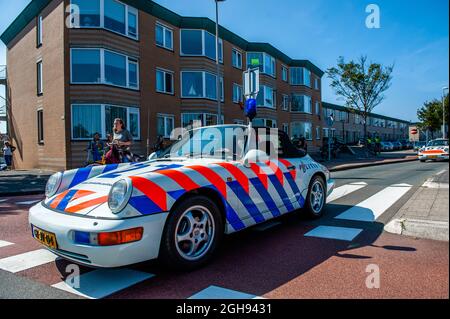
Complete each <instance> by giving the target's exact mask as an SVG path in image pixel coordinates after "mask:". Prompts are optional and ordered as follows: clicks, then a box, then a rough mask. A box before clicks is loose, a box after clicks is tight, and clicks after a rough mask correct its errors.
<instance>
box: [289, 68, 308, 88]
mask: <svg viewBox="0 0 450 319" xmlns="http://www.w3.org/2000/svg"><path fill="white" fill-rule="evenodd" d="M290 73H291V74H290V78H291V85H306V86H309V87H311V71H309V70H308V69H307V68H291V69H290Z"/></svg>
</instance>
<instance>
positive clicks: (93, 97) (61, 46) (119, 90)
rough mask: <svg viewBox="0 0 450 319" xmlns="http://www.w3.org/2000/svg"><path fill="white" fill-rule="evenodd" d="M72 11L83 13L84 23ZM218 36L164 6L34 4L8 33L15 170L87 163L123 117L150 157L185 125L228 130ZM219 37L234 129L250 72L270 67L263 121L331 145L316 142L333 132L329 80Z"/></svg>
mask: <svg viewBox="0 0 450 319" xmlns="http://www.w3.org/2000/svg"><path fill="white" fill-rule="evenodd" d="M70 4H76V5H78V8H79V10H80V12H79V13H80V15H79V25H78V26H79V27H74V25H75V26H76V25H77V22H78V21H77V20H76V19H71V18H72V16H69V15H70V10H69V9H67V8H68V5H70ZM66 21H69V22H70V23H73V24H72V26H71V25H70V23H69V22H68V23H67V24H68V26H67V24H66ZM214 33H215V24H214V22H213V21H211V20H210V19H207V18H190V17H181V16H179V15H178V14H176V13H174V12H172V11H170V10H168V9H166V8H164V7H162V6H160V5H158V4H156V3H154V2H152V1H137V0H122V1H120V2H119V1H117V0H71V1H70V0H33V1H31V3H30V4H29V5H28V6H27V7H26V8H25V9H24V10H23V12H22V13H21V14H20V15H19V16H18V17H17V19H16V20H14V22H13V23H12V24H11V25H10V26H9V27H8V28H7V29H6V31H5V32H4V33H3V34H2V35H1V39H2V41H3V42H4V43H5V44H6V46H7V65H8V98H9V110H8V111H9V122H10V123H9V124H10V125H9V128H10V135H11V138H12V141H13V144H14V145H16V146H17V151H16V152H15V158H14V161H15V167H16V168H35V167H39V168H49V169H66V168H71V167H77V166H80V165H82V163H83V162H84V160H85V159H86V151H85V148H86V146H87V141H88V140H89V139H90V138H91V136H92V134H93V133H95V132H99V133H100V134H101V136H102V137H103V138H106V135H107V134H108V133H110V132H111V129H112V122H113V120H114V118H116V117H121V118H123V119H124V120H125V122H126V126H127V128H128V129H129V130H130V131H131V133H132V134H133V136H134V138H135V144H134V151H135V152H136V153H138V154H146V153H147V151H148V145H147V141H148V142H149V145H153V143H154V142H155V140H156V137H157V135H163V136H166V137H167V136H168V135H169V133H170V132H171V130H172V129H173V128H174V127H180V126H187V125H188V124H189V123H192V122H195V121H199V123H201V124H202V125H211V124H215V123H217V92H216V64H215V36H214ZM219 37H220V39H221V40H220V45H219V52H220V54H219V61H220V69H221V71H220V78H221V79H222V81H221V86H222V89H221V90H220V91H221V92H220V95H221V99H222V111H223V116H224V118H223V121H224V123H244V121H245V118H244V116H243V112H242V110H241V108H240V105H239V102H241V101H242V72H243V71H244V70H245V69H246V68H247V61H251V60H252V59H259V61H260V64H261V66H260V69H261V71H262V75H261V85H262V86H261V91H260V94H259V96H258V108H259V111H258V119H256V124H257V125H266V126H273V127H279V128H282V129H284V130H286V131H288V132H289V133H290V134H291V135H298V136H300V135H304V136H306V137H307V138H309V139H310V148H311V149H313V150H314V149H317V148H318V147H320V144H321V141H320V139H319V138H316V136H315V135H314V134H315V132H316V131H317V129H316V128H317V127H321V126H322V124H321V123H322V119H321V112H322V106H321V77H322V75H323V72H322V71H321V70H320V69H319V68H318V67H317V66H315V65H314V64H312V63H311V62H309V61H306V60H294V59H291V58H290V57H288V56H287V55H285V54H283V53H282V52H281V51H279V50H278V49H276V48H275V47H273V46H272V45H270V44H267V43H252V42H248V41H246V40H245V39H243V38H241V37H239V36H238V35H236V34H234V33H232V32H230V31H229V30H227V29H225V28H222V27H220V30H219ZM222 92H223V93H222Z"/></svg>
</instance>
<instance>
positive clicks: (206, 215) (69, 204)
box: [29, 125, 334, 269]
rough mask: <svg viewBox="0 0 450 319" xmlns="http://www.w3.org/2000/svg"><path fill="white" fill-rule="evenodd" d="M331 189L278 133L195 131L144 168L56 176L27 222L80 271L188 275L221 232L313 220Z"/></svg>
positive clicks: (323, 172)
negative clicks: (167, 269)
mask: <svg viewBox="0 0 450 319" xmlns="http://www.w3.org/2000/svg"><path fill="white" fill-rule="evenodd" d="M274 131H275V135H274ZM274 136H275V138H274ZM230 138H231V140H230V141H231V142H230V141H227V140H228V139H230ZM252 141H253V142H252ZM273 142H275V143H273ZM276 144H278V145H276ZM224 146H225V147H224ZM333 188H334V181H333V180H332V179H331V178H330V173H329V171H328V170H327V169H326V168H325V167H324V166H322V165H321V164H319V163H316V162H315V161H314V160H313V159H312V158H311V157H310V156H309V155H307V154H305V153H304V152H302V151H301V150H298V149H297V148H296V147H294V145H293V144H292V143H291V142H290V140H289V138H288V136H287V135H286V133H284V132H282V131H278V130H274V129H270V128H258V129H253V128H249V127H247V126H240V125H221V126H212V127H201V128H196V129H193V130H191V131H189V132H188V133H187V134H185V136H184V137H183V138H182V139H181V140H179V141H178V142H177V143H175V144H174V145H173V146H172V147H171V149H170V152H168V153H167V154H162V155H160V156H159V157H157V158H153V159H151V160H148V161H146V162H142V163H131V164H112V165H105V166H93V167H86V168H80V169H75V170H69V171H65V172H62V173H56V174H54V175H53V176H51V177H50V179H49V181H48V183H47V186H46V199H45V200H44V201H42V202H41V203H39V204H37V205H35V206H34V207H32V208H31V209H30V213H29V223H30V225H31V228H32V234H33V237H34V238H35V239H36V240H38V241H39V242H41V243H42V244H43V245H44V246H45V247H47V248H48V249H49V250H51V251H52V252H54V253H55V254H57V255H59V256H61V257H63V258H65V259H68V260H71V261H74V262H77V263H81V264H84V265H87V266H94V267H119V266H124V265H129V264H134V263H138V262H142V261H147V260H151V259H156V258H160V259H161V260H162V261H164V262H165V263H166V264H168V265H170V266H172V267H176V268H183V269H192V268H195V267H198V266H201V265H203V264H204V263H206V262H207V261H208V260H209V259H210V258H211V256H212V255H213V253H214V251H215V250H216V248H217V246H218V245H219V243H220V241H221V240H222V237H223V235H225V234H231V233H234V232H237V231H241V230H243V229H246V228H248V227H251V226H253V225H256V224H260V223H263V222H265V221H268V220H270V219H273V218H276V217H279V216H281V215H283V214H286V213H289V212H293V211H296V210H299V209H300V208H304V209H303V212H304V213H306V214H308V215H309V216H311V217H312V218H318V217H320V216H321V215H322V213H323V210H324V206H325V204H326V198H327V196H328V195H329V194H330V193H331V192H332V190H333Z"/></svg>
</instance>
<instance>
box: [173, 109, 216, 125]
mask: <svg viewBox="0 0 450 319" xmlns="http://www.w3.org/2000/svg"><path fill="white" fill-rule="evenodd" d="M187 114H189V115H192V114H195V115H201V116H202V125H201V126H205V125H206V116H213V117H215V118H216V124H217V123H218V116H217V114H215V113H209V112H181V115H180V125H181V126H180V127H181V128H186V126H183V116H184V115H187ZM221 117H222V123H223V119H224V116H223V115H222V116H221Z"/></svg>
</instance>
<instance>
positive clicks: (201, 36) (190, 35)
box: [180, 29, 223, 62]
mask: <svg viewBox="0 0 450 319" xmlns="http://www.w3.org/2000/svg"><path fill="white" fill-rule="evenodd" d="M180 32H181V55H182V56H183V55H186V56H206V57H208V58H210V59H211V60H214V61H215V60H216V37H215V36H214V35H212V34H211V33H209V32H208V31H205V30H186V29H184V30H181V31H180ZM222 60H223V41H222V39H219V61H220V62H222Z"/></svg>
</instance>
